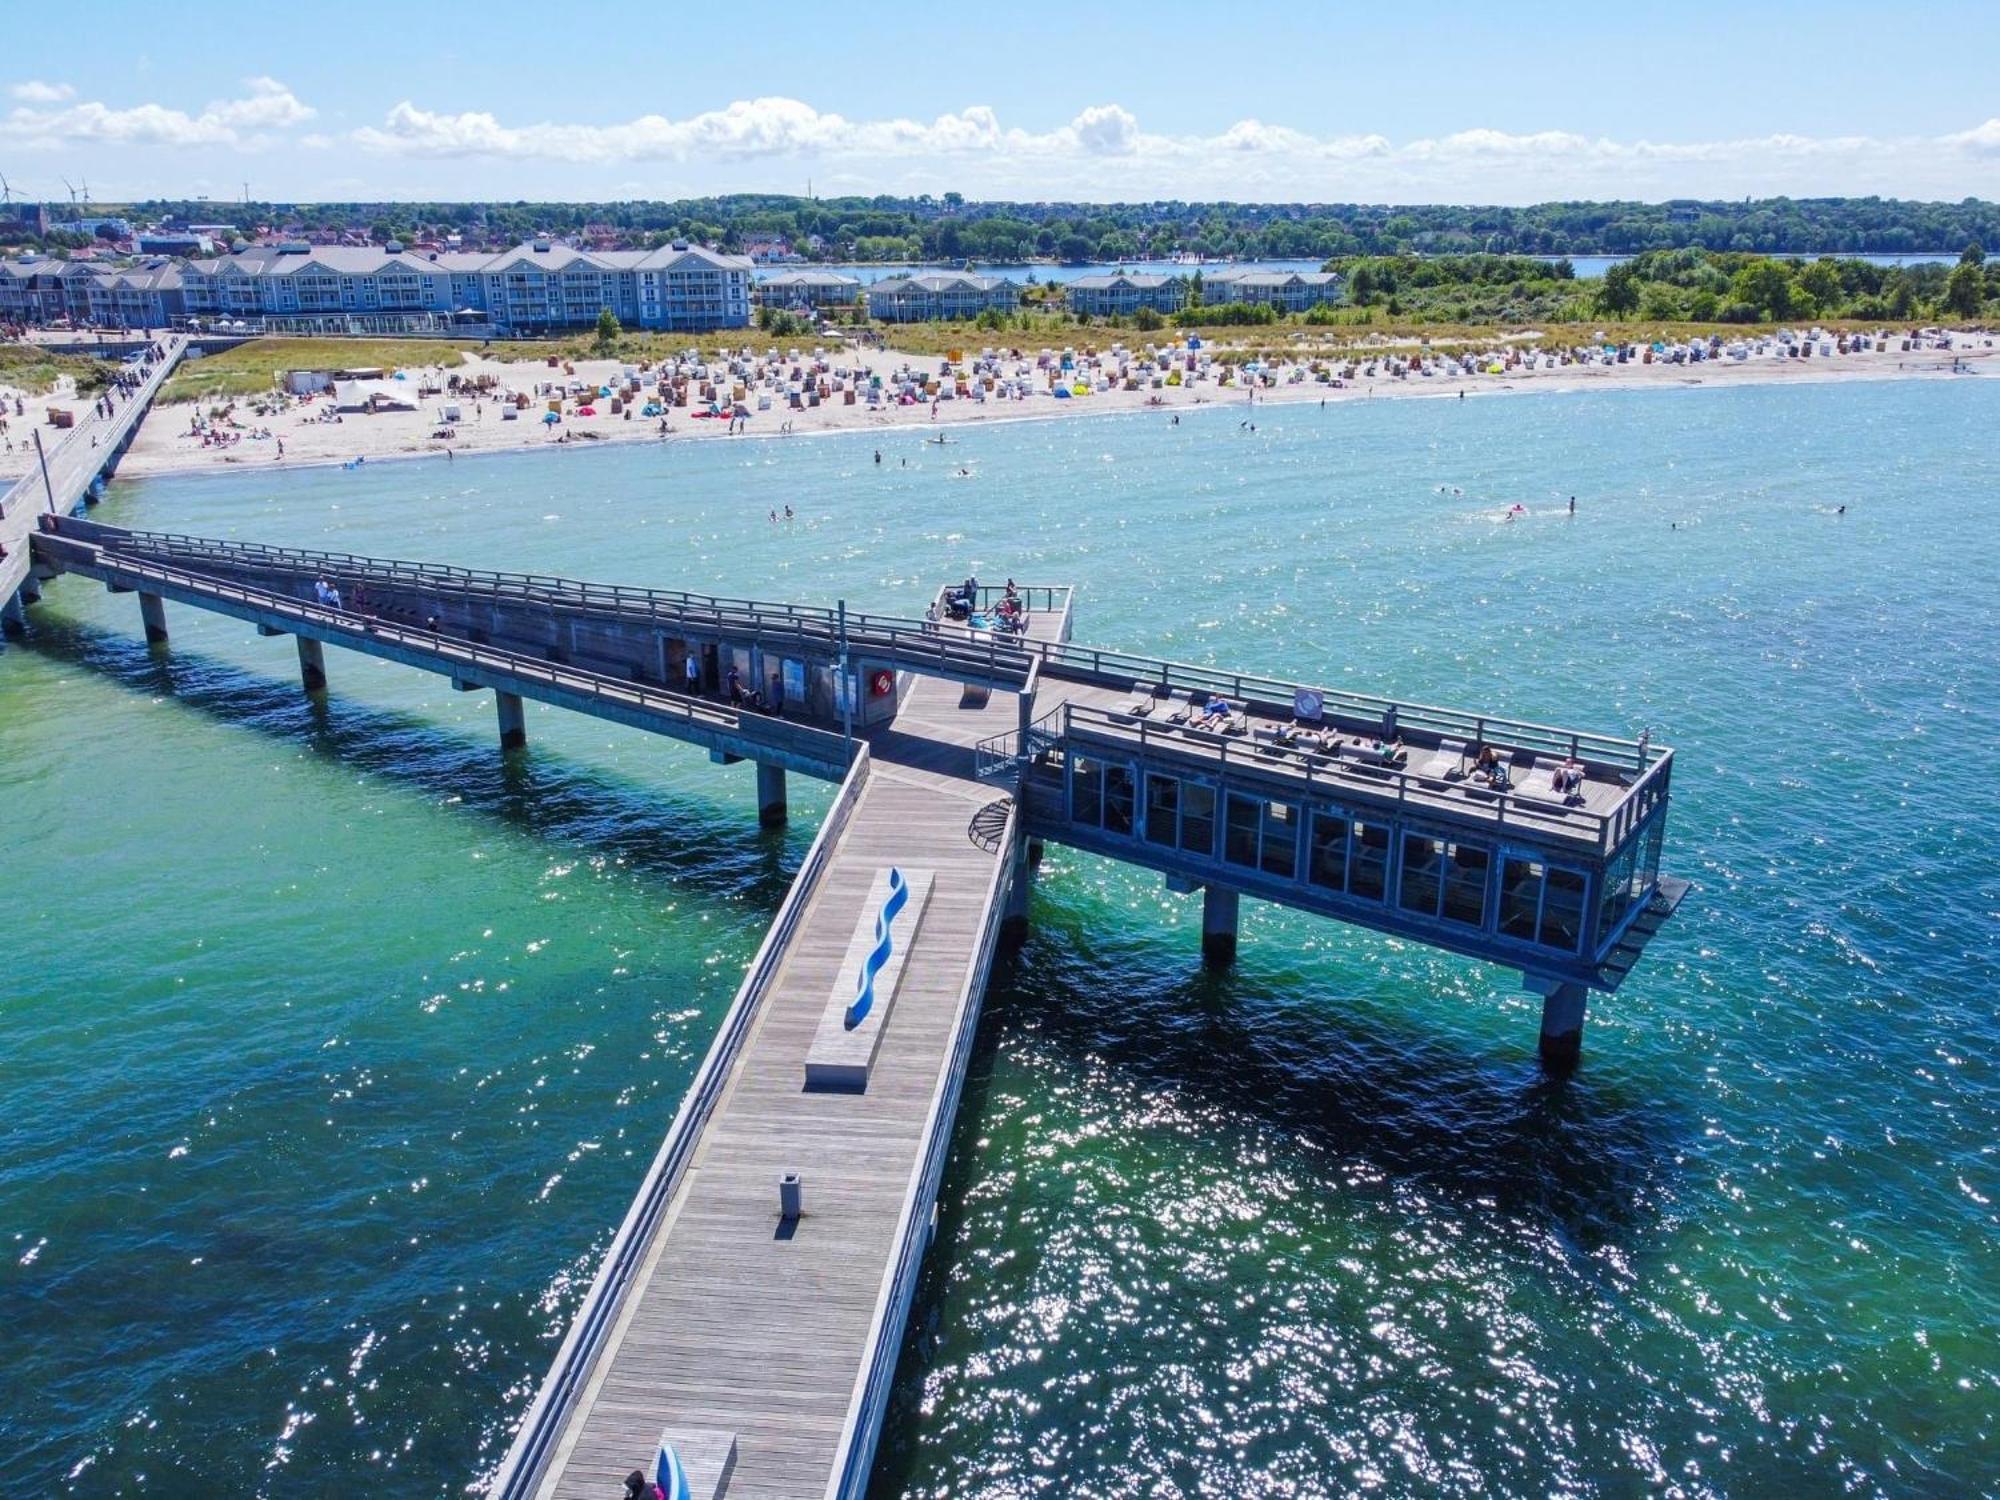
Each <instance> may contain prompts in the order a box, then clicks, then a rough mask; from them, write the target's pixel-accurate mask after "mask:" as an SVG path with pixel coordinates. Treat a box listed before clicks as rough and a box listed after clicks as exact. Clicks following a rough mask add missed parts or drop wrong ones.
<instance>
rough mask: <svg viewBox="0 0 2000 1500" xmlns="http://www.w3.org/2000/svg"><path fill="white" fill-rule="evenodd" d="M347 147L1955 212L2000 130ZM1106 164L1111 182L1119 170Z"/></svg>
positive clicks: (1382, 198)
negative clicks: (1854, 195)
mask: <svg viewBox="0 0 2000 1500" xmlns="http://www.w3.org/2000/svg"><path fill="white" fill-rule="evenodd" d="M351 139H352V140H353V141H354V142H355V143H356V144H358V145H360V146H361V147H363V148H364V149H366V150H368V151H371V152H375V153H379V154H382V155H388V156H403V157H419V158H421V157H430V158H451V157H463V158H486V159H490V160H492V161H494V162H499V163H504V162H509V161H513V162H522V161H542V162H551V163H564V164H571V165H578V166H591V165H602V164H614V163H636V162H672V163H678V164H682V165H684V166H685V167H687V168H688V171H689V174H690V175H699V176H701V177H703V178H704V179H705V180H707V181H710V182H717V181H725V182H727V185H734V186H744V187H747V186H751V185H753V184H752V183H751V182H750V181H748V180H746V179H747V177H749V176H750V175H751V174H749V173H748V172H747V171H746V168H745V166H744V164H746V163H755V162H771V163H774V164H775V163H786V162H801V161H804V162H821V163H825V162H828V161H834V162H839V163H841V164H843V165H844V166H846V167H849V168H852V169H854V170H852V171H848V172H846V173H844V174H843V175H844V176H847V177H855V178H858V179H865V180H866V181H867V182H869V183H870V184H874V185H884V184H888V183H890V182H896V183H906V182H908V181H910V180H912V179H913V178H914V179H916V180H929V181H931V182H932V184H933V185H934V186H936V185H941V186H954V187H959V188H961V189H963V190H968V191H976V192H986V193H991V194H995V195H1002V194H1006V193H1009V192H1013V193H1030V194H1032V196H1035V197H1038V198H1040V197H1050V196H1057V195H1065V194H1067V195H1073V196H1077V197H1084V198H1092V197H1094V198H1104V197H1117V196H1126V197H1133V196H1141V197H1143V196H1171V197H1189V198H1192V197H1199V196H1204V195H1210V194H1217V193H1220V194H1224V195H1227V196H1231V197H1246V196H1250V195H1252V194H1261V195H1263V196H1266V197H1273V198H1280V199H1285V200H1291V201H1295V200H1298V199H1318V200H1333V199H1350V200H1360V201H1368V202H1404V203H1408V202H1421V201H1438V200H1452V201H1467V200H1470V201H1484V202H1493V201H1522V200H1527V199H1532V198H1535V197H1538V196H1556V195H1575V196H1584V195H1589V194H1596V195H1600V196H1603V195H1609V196H1618V197H1628V196H1635V195H1648V194H1651V195H1655V196H1682V195H1700V196H1725V197H1726V196H1733V195H1736V194H1740V193H1745V192H1758V193H1808V192H1828V193H1832V192H1863V191H1866V192H1876V191H1891V192H1902V193H1906V194H1909V195H1912V196H1922V195H1926V194H1936V195H1939V196H1954V197H1955V196H1959V195H1961V194H1963V193H1965V192H1969V191H1970V192H1980V193H1984V194H1987V195H1991V194H1993V193H1994V192H1995V191H1996V190H2000V181H1995V180H1994V173H1993V171H1992V169H1991V164H1992V163H1993V162H1994V161H1995V160H1996V159H2000V119H1996V120H1990V121H1988V122H1987V123H1986V124H1984V125H1982V126H1979V127H1978V128H1976V129H1974V130H1969V131H1965V132H1962V133H1960V134H1957V135H1946V136H1939V137H1871V136H1832V137H1812V136H1800V135H1791V134H1772V135H1766V136H1759V137H1751V138H1743V139H1732V140H1708V141H1699V140H1698V141H1685V142H1659V141H1648V140H1636V141H1619V140H1613V139H1610V138H1607V137H1602V136H1587V135H1581V134H1577V133H1575V132H1571V131H1564V130H1541V131H1531V132H1526V133H1513V132H1508V131H1503V130H1495V129H1484V128H1482V129H1469V130H1459V131H1455V132H1452V133H1449V134H1444V135H1438V136H1434V137H1425V138H1420V139H1415V140H1408V141H1403V142H1400V143H1398V142H1393V141H1391V140H1389V139H1388V138H1387V137H1385V136H1382V135H1379V134H1374V133H1354V134H1342V135H1330V136H1317V135H1313V134H1311V133H1309V132H1307V131H1302V130H1298V129H1295V128H1293V127H1290V126H1286V125H1280V124H1272V123H1270V122H1268V121H1264V120H1258V119H1254V118H1253V119H1244V120H1239V121H1238V122H1236V123H1235V124H1233V125H1231V126H1229V127H1228V128H1226V129H1224V130H1222V131H1220V132H1218V133H1216V134H1213V135H1186V134H1180V135H1172V134H1164V133H1157V132H1150V131H1147V130H1145V129H1143V128H1142V127H1141V125H1140V123H1139V121H1138V119H1137V118H1136V117H1135V116H1134V115H1133V114H1132V112H1131V111H1130V110H1127V109H1125V108H1123V107H1121V106H1119V105H1117V104H1097V105H1092V106H1090V107H1089V108H1087V109H1084V110H1083V111H1081V112H1080V113H1079V114H1077V115H1076V116H1075V117H1074V118H1073V119H1072V120H1070V121H1069V123H1068V124H1066V125H1061V126H1057V127H1055V128H1054V129H1051V130H1046V131H1031V130H1024V129H1021V128H1019V127H1016V126H1008V125H1005V124H1003V123H1002V122H1001V120H1000V118H999V117H998V115H997V114H996V113H995V111H994V110H992V109H991V108H989V107H987V106H984V105H973V106H969V107H967V108H965V109H962V110H959V111H957V112H956V113H952V114H945V115H940V116H938V117H937V118H936V119H933V120H929V121H923V120H913V119H906V118H888V119H879V120H852V119H848V118H847V117H845V116H842V115H838V114H832V113H823V112H821V111H820V110H817V109H815V108H814V107H813V106H811V105H809V104H806V103H804V102H803V101H801V100H797V99H787V98H761V99H746V100H738V101H736V102H735V103H732V104H730V105H728V106H727V107H726V108H723V109H718V110H711V111H708V112H705V113H702V114H696V115H691V116H689V117H687V118H685V119H680V120H675V119H670V118H668V117H666V116H664V115H657V114H649V115H642V116H640V117H639V118H637V119H633V120H628V121H623V122H612V123H609V124H601V125H599V124H574V123H556V122H543V123H539V124H522V125H517V124H509V123H506V122H504V121H502V120H501V119H500V118H499V117H498V116H496V115H493V114H490V113H486V112H484V111H469V112H465V113H459V114H447V113H439V112H435V111H431V110H427V109H424V108H422V107H420V106H419V105H417V104H415V103H413V102H410V101H407V100H406V101H405V102H403V103H401V104H398V105H397V106H396V107H395V108H394V109H392V110H391V111H389V114H388V116H387V118H386V119H385V120H384V121H383V123H382V124H381V125H380V126H369V127H364V128H363V129H360V130H357V131H355V132H353V133H352V137H351ZM1113 162H1116V163H1119V164H1120V165H1118V166H1117V167H1116V168H1115V170H1114V169H1111V168H1110V165H1109V164H1110V163H1113ZM926 168H928V169H929V176H928V178H926V176H925V169H926ZM732 178H733V179H734V180H733V181H729V179H732Z"/></svg>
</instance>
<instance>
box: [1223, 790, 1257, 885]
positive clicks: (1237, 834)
mask: <svg viewBox="0 0 2000 1500" xmlns="http://www.w3.org/2000/svg"><path fill="white" fill-rule="evenodd" d="M1260 809H1261V804H1260V803H1259V802H1258V800H1257V799H1256V798H1255V797H1239V796H1237V795H1236V794H1235V793H1233V792H1232V793H1231V794H1230V797H1229V822H1228V825H1227V826H1226V828H1225V829H1224V831H1223V840H1222V857H1223V858H1224V859H1226V860H1228V861H1229V863H1231V864H1232V865H1248V866H1250V867H1251V868H1252V869H1255V868H1256V866H1257V819H1258V814H1259V812H1260Z"/></svg>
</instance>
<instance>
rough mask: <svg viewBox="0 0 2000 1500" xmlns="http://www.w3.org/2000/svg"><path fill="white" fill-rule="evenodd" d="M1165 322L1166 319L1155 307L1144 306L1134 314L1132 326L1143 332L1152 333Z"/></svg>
mask: <svg viewBox="0 0 2000 1500" xmlns="http://www.w3.org/2000/svg"><path fill="white" fill-rule="evenodd" d="M1164 322H1166V319H1165V318H1162V317H1161V316H1160V314H1159V312H1158V310H1157V309H1155V308H1151V307H1142V308H1140V309H1139V310H1138V311H1137V312H1135V313H1133V314H1132V326H1133V327H1134V328H1136V329H1138V330H1139V332H1141V333H1152V332H1154V331H1155V330H1157V329H1158V328H1159V327H1160V325H1161V324H1162V323H1164Z"/></svg>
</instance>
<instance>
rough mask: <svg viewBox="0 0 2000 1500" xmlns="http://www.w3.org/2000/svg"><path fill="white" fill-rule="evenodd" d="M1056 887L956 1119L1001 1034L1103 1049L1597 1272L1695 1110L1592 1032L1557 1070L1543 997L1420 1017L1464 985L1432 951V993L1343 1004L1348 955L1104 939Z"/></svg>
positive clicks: (1630, 1230)
mask: <svg viewBox="0 0 2000 1500" xmlns="http://www.w3.org/2000/svg"><path fill="white" fill-rule="evenodd" d="M1090 904H1091V905H1095V904H1096V903H1090ZM1049 905H1050V903H1047V902H1038V903H1037V908H1038V909H1037V910H1036V912H1035V916H1034V922H1035V924H1036V925H1035V926H1033V927H1032V928H1031V935H1030V937H1029V939H1028V941H1027V943H1026V945H1025V946H1024V947H1023V948H1022V949H1021V950H1020V952H1019V953H1018V954H1017V955H1015V956H1014V958H1013V960H1012V962H1011V963H1009V964H1006V965H1003V966H1001V967H999V968H997V969H996V971H995V975H994V980H993V983H992V985H991V986H990V988H989V991H988V994H987V998H986V1008H985V1012H984V1014H983V1016H982V1018H981V1026H980V1033H981V1034H980V1037H979V1041H978V1044H977V1047H976V1049H975V1053H974V1058H973V1068H972V1072H971V1075H970V1076H969V1077H968V1079H967V1083H966V1099H967V1107H966V1108H965V1110H964V1111H963V1114H962V1117H961V1118H962V1120H974V1119H976V1118H978V1116H979V1115H980V1113H981V1111H982V1109H983V1107H984V1104H985V1102H986V1098H987V1092H988V1090H989V1089H990V1088H991V1087H992V1084H993V1075H994V1072H995V1064H996V1061H997V1058H998V1053H999V1050H1000V1049H1001V1048H1002V1047H1007V1048H1010V1049H1025V1050H1028V1051H1030V1052H1042V1053H1045V1054H1048V1055H1050V1056H1053V1057H1054V1058H1055V1059H1056V1060H1057V1061H1058V1063H1059V1064H1062V1065H1072V1066H1101V1067H1102V1068H1103V1069H1105V1070H1106V1072H1107V1073H1108V1075H1109V1076H1110V1077H1111V1078H1112V1079H1113V1080H1115V1082H1116V1084H1117V1085H1118V1086H1120V1087H1123V1088H1126V1089H1129V1090H1131V1091H1132V1092H1133V1093H1135V1094H1136V1095H1138V1096H1140V1097H1144V1098H1160V1097H1171V1098H1173V1099H1174V1100H1176V1101H1177V1103H1178V1104H1179V1105H1180V1107H1182V1108H1183V1109H1184V1110H1185V1111H1186V1112H1188V1113H1190V1114H1192V1115H1194V1116H1196V1117H1197V1118H1200V1119H1204V1120H1207V1119H1213V1120H1216V1121H1218V1122H1220V1123H1222V1124H1223V1125H1224V1126H1226V1127H1236V1126H1241V1127H1245V1128H1248V1129H1250V1130H1252V1131H1256V1132H1259V1133H1263V1134H1268V1135H1270V1136H1272V1137H1273V1138H1275V1139H1276V1140H1278V1141H1281V1142H1284V1143H1286V1145H1287V1146H1289V1147H1290V1148H1291V1149H1295V1150H1297V1151H1298V1152H1300V1153H1301V1154H1304V1155H1308V1156H1312V1157H1319V1158H1323V1159H1324V1160H1325V1161H1327V1162H1328V1163H1329V1164H1334V1165H1338V1166H1341V1167H1343V1168H1345V1167H1359V1168H1361V1169H1363V1170H1362V1174H1361V1175H1363V1176H1364V1177H1369V1178H1379V1179H1381V1180H1383V1181H1384V1182H1386V1184H1387V1185H1389V1186H1390V1187H1392V1188H1394V1187H1412V1188H1415V1189H1417V1190H1419V1191H1421V1192H1423V1193H1425V1194H1426V1195H1428V1196H1442V1197H1443V1198H1444V1199H1446V1200H1447V1201H1451V1202H1456V1203H1457V1204H1459V1205H1461V1206H1462V1207H1463V1208H1464V1209H1465V1210H1467V1211H1468V1212H1471V1213H1474V1214H1477V1215H1480V1216H1493V1215H1498V1216H1500V1217H1503V1218H1507V1219H1512V1220H1516V1221H1518V1222H1520V1223H1522V1224H1524V1225H1527V1226H1529V1227H1531V1228H1534V1229H1539V1230H1542V1231H1546V1232H1547V1233H1549V1234H1550V1235H1551V1236H1553V1237H1554V1238H1555V1239H1556V1240H1557V1241H1558V1242H1559V1243H1561V1244H1562V1245H1564V1246H1566V1247H1567V1249H1568V1251H1569V1252H1570V1258H1571V1260H1572V1263H1573V1265H1574V1267H1575V1269H1576V1270H1577V1271H1578V1272H1579V1274H1582V1275H1584V1276H1586V1277H1588V1276H1591V1275H1592V1274H1593V1273H1592V1270H1591V1269H1590V1263H1589V1259H1588V1258H1589V1256H1590V1254H1591V1252H1593V1251H1594V1250H1596V1249H1598V1248H1600V1247H1602V1246H1604V1245H1606V1244H1627V1243H1630V1242H1631V1241H1632V1240H1633V1239H1635V1238H1639V1237H1642V1236H1643V1232H1644V1231H1645V1230H1646V1229H1647V1228H1648V1227H1649V1226H1650V1225H1652V1224H1653V1223H1654V1222H1655V1221H1656V1219H1657V1218H1658V1216H1659V1215H1660V1214H1661V1212H1662V1211H1663V1210H1664V1208H1665V1201H1664V1200H1665V1199H1666V1198H1667V1197H1669V1196H1670V1195H1671V1180H1672V1178H1673V1176H1674V1175H1675V1173H1676V1170H1677V1169H1676V1167H1675V1166H1674V1160H1675V1158H1676V1156H1677V1154H1678V1153H1677V1148H1676V1144H1675V1143H1676V1142H1677V1141H1681V1140H1684V1139H1685V1138H1686V1136H1687V1134H1688V1132H1689V1131H1690V1130H1692V1129H1693V1128H1695V1127H1694V1124H1693V1121H1692V1119H1691V1117H1690V1116H1689V1115H1688V1114H1687V1113H1686V1111H1684V1110H1682V1109H1680V1108H1679V1107H1677V1106H1676V1104H1675V1103H1674V1102H1673V1101H1672V1099H1671V1098H1661V1097H1655V1096H1652V1095H1646V1096H1635V1095H1632V1094H1631V1093H1630V1092H1629V1090H1628V1089H1626V1088H1624V1087H1622V1086H1621V1085H1620V1083H1619V1082H1618V1081H1617V1080H1615V1079H1607V1078H1604V1077H1594V1076H1593V1075H1592V1072H1591V1063H1590V1058H1589V1056H1588V1041H1587V1039H1586V1057H1585V1060H1584V1064H1583V1068H1582V1070H1581V1071H1580V1072H1578V1073H1577V1074H1576V1075H1574V1076H1572V1077H1570V1078H1567V1079H1555V1078H1551V1077H1549V1076H1548V1075H1546V1074H1545V1073H1544V1072H1543V1071H1542V1070H1541V1068H1540V1065H1539V1063H1538V1061H1537V1060H1536V1056H1535V1043H1536V1033H1537V1029H1538V1020H1539V1015H1538V1009H1537V1007H1535V1006H1533V1005H1530V1006H1526V1007H1523V1009H1522V1012H1521V1013H1520V1014H1519V1015H1516V1016H1510V1017H1507V1018H1505V1024H1510V1025H1514V1026H1516V1027H1519V1028H1521V1030H1522V1034H1521V1036H1520V1037H1519V1038H1518V1039H1515V1040H1514V1044H1513V1045H1511V1046H1507V1047H1505V1049H1504V1050H1501V1048H1499V1047H1497V1046H1496V1048H1495V1049H1493V1050H1482V1049H1480V1048H1478V1047H1476V1046H1469V1045H1467V1044H1466V1042H1465V1041H1464V1040H1463V1039H1462V1038H1459V1037H1455V1036H1447V1035H1443V1034H1441V1033H1440V1032H1439V1030H1438V1029H1437V1028H1436V1027H1435V1026H1427V1025H1426V1012H1427V1011H1433V1010H1436V1009H1437V1008H1439V1007H1441V1006H1443V1005H1448V1004H1450V1003H1452V1002H1450V1001H1439V1000H1434V999H1432V998H1431V997H1430V995H1429V993H1428V992H1427V991H1425V986H1426V976H1425V973H1424V968H1425V966H1424V965H1423V964H1421V963H1416V962H1412V963H1410V964H1409V969H1410V971H1411V974H1410V980H1409V983H1410V986H1411V989H1412V992H1413V994H1414V993H1417V992H1419V991H1425V993H1424V996H1423V1000H1422V1002H1421V1003H1416V1004H1412V1005H1411V1006H1410V1007H1409V1008H1407V1009H1391V1008H1388V1007H1385V1006H1384V1005H1383V1003H1382V1001H1381V998H1380V995H1379V992H1377V993H1362V994H1357V995H1356V996H1355V997H1354V998H1353V1001H1352V1003H1351V1004H1349V1003H1344V998H1343V996H1342V995H1341V994H1340V992H1339V990H1340V985H1341V979H1340V978H1339V977H1338V971H1339V969H1341V968H1342V967H1347V968H1349V969H1350V970H1351V968H1352V962H1351V960H1350V961H1345V962H1344V961H1343V960H1341V959H1339V958H1337V957H1328V958H1326V959H1325V960H1323V965H1324V967H1323V969H1322V972H1320V973H1318V974H1312V973H1308V972H1304V971H1302V970H1300V969H1298V968H1297V967H1295V966H1292V965H1282V966H1280V965H1277V964H1271V963H1268V962H1265V961H1262V960H1261V959H1260V958H1257V957H1251V958H1247V959H1246V961H1244V962H1242V963H1239V965H1238V966H1237V967H1235V968H1233V969H1231V970H1227V971H1220V972H1218V971H1214V970H1208V969H1205V968H1203V967H1202V965H1201V962H1200V957H1199V954H1198V953H1197V952H1195V951H1194V945H1193V943H1192V942H1191V941H1185V940H1183V941H1179V942H1171V943H1170V944H1169V945H1163V944H1162V943H1161V942H1160V941H1159V940H1158V938H1157V936H1156V935H1155V934H1153V933H1149V932H1144V931H1138V932H1130V933H1123V934H1118V935H1117V936H1114V937H1111V938H1108V939H1106V938H1098V937H1096V936H1095V934H1096V932H1097V931H1098V930H1100V928H1102V927H1106V926H1108V927H1110V928H1112V930H1113V931H1115V929H1116V927H1117V925H1118V924H1116V923H1115V922H1106V923H1098V922H1096V921H1095V918H1096V917H1097V916H1098V915H1099V914H1098V913H1096V912H1090V913H1088V915H1089V916H1090V917H1091V918H1092V919H1093V920H1092V921H1091V922H1090V923H1089V924H1088V928H1087V925H1086V923H1085V922H1084V921H1081V920H1079V918H1080V917H1083V916H1084V915H1086V914H1085V913H1083V912H1075V911H1067V910H1063V911H1050V910H1048V909H1047V908H1048V906H1049ZM1126 925H1128V926H1129V925H1130V924H1126ZM1180 936H1181V937H1182V938H1183V939H1185V938H1186V933H1185V930H1183V932H1182V934H1181V935H1180ZM1327 970H1332V971H1334V973H1331V974H1330V973H1328V972H1326V971H1327ZM1503 1040H1505V1039H1503ZM1034 1065H1035V1064H1034V1063H1033V1062H1032V1061H1031V1062H1030V1066H1034ZM1600 1071H1601V1070H1600ZM1348 1176H1349V1174H1348V1173H1347V1172H1346V1171H1344V1170H1343V1171H1342V1172H1341V1173H1340V1176H1339V1180H1340V1181H1342V1182H1344V1181H1346V1180H1348Z"/></svg>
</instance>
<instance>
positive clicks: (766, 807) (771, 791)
mask: <svg viewBox="0 0 2000 1500" xmlns="http://www.w3.org/2000/svg"><path fill="white" fill-rule="evenodd" d="M757 822H758V824H759V825H760V826H762V827H765V828H782V827H784V826H785V768H784V767H783V766H774V765H772V764H770V763H769V762H768V761H761V760H760V761H758V762H757Z"/></svg>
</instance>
